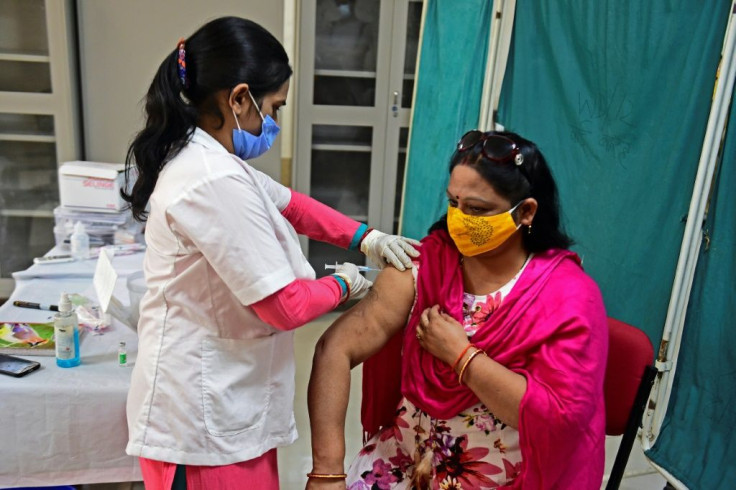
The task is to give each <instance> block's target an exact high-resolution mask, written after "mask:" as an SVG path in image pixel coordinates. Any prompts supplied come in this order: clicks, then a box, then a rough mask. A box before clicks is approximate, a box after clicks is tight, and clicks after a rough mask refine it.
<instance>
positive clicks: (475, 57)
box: [401, 0, 493, 238]
mask: <svg viewBox="0 0 736 490" xmlns="http://www.w3.org/2000/svg"><path fill="white" fill-rule="evenodd" d="M492 7H493V1H492V0H452V1H450V0H427V2H426V3H425V7H424V8H425V9H427V12H426V17H425V21H424V33H423V36H422V45H421V48H420V58H419V71H418V76H417V82H416V83H417V86H416V98H415V101H414V115H413V118H412V128H411V137H410V141H409V155H408V163H407V170H406V184H405V191H404V208H403V212H402V226H401V233H402V234H403V235H406V236H409V237H412V238H422V237H423V236H424V235H425V234H426V233H427V229H428V228H429V227H430V226H431V225H432V223H434V222H435V221H437V219H438V218H439V217H440V216H441V215H443V214H444V213H445V209H446V208H447V198H446V197H445V189H446V188H447V182H448V179H449V173H448V168H449V163H450V157H451V156H452V153H453V151H454V149H455V145H456V144H457V140H458V139H459V138H460V136H462V135H463V133H465V131H467V130H469V129H474V128H475V127H476V126H477V125H478V116H479V113H480V99H481V92H482V89H483V77H484V74H485V60H486V57H487V52H488V33H489V29H490V19H491V10H492Z"/></svg>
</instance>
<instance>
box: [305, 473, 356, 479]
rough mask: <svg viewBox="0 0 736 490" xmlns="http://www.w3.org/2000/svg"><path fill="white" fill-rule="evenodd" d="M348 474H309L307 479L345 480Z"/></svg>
mask: <svg viewBox="0 0 736 490" xmlns="http://www.w3.org/2000/svg"><path fill="white" fill-rule="evenodd" d="M347 477H348V475H347V474H346V473H307V478H330V479H335V480H337V479H340V480H343V479H345V478H347Z"/></svg>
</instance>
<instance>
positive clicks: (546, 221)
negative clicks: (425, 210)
mask: <svg viewBox="0 0 736 490" xmlns="http://www.w3.org/2000/svg"><path fill="white" fill-rule="evenodd" d="M485 134H486V135H488V134H496V135H499V136H505V137H506V138H509V139H511V140H512V141H514V142H515V143H516V145H517V146H518V148H519V149H520V151H521V154H522V155H523V156H524V161H523V163H522V164H521V165H519V166H517V165H515V164H514V161H513V160H511V161H509V162H505V163H499V162H495V161H493V160H489V159H488V158H486V157H485V156H484V155H483V152H482V150H481V149H482V145H481V144H476V145H475V146H474V147H473V148H472V149H468V150H466V151H464V152H460V151H455V153H453V155H452V157H451V158H450V173H452V170H453V169H454V168H455V167H456V166H458V165H468V166H470V167H472V168H474V169H475V170H476V171H477V172H478V173H479V174H480V175H481V177H483V179H484V180H485V181H486V182H488V184H489V185H490V186H491V187H493V190H494V191H496V192H497V193H498V194H499V195H500V196H502V197H503V198H504V199H507V200H508V201H509V202H511V203H512V204H516V203H517V202H519V201H522V200H524V199H527V198H529V197H533V198H534V199H536V200H537V203H538V206H537V212H536V214H535V215H534V223H533V226H532V231H531V233H527V232H526V230H524V232H523V233H522V235H521V236H522V245H523V246H524V248H525V249H526V250H527V251H528V252H542V251H544V250H548V249H551V248H562V249H567V248H569V247H570V246H571V245H572V244H573V241H572V239H571V238H570V237H569V236H568V235H567V234H566V233H565V232H564V231H563V229H562V226H561V223H560V204H559V200H558V197H557V185H556V184H555V180H554V178H553V177H552V172H551V171H550V169H549V166H548V165H547V160H546V159H545V158H544V155H543V154H542V152H541V151H540V150H539V148H537V145H535V144H534V143H532V142H531V141H529V140H527V139H524V138H522V137H521V136H519V135H518V134H516V133H511V132H507V131H489V132H487V133H485ZM516 212H518V210H517V211H516ZM516 212H515V213H516ZM435 230H445V231H447V215H444V216H442V217H441V218H440V219H439V220H438V221H437V222H436V223H434V224H433V225H432V226H431V227H430V228H429V233H431V232H432V231H435Z"/></svg>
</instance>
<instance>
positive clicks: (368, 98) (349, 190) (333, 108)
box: [294, 0, 422, 276]
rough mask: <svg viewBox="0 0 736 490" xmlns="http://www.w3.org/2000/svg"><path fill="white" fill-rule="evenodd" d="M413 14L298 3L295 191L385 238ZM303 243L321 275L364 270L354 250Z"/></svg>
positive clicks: (405, 115) (391, 3)
mask: <svg viewBox="0 0 736 490" xmlns="http://www.w3.org/2000/svg"><path fill="white" fill-rule="evenodd" d="M416 6H418V7H419V8H418V9H417V8H416ZM421 7H422V3H421V1H410V0H305V1H304V3H303V4H302V19H301V22H300V45H299V49H300V61H299V71H300V73H299V75H298V83H299V88H298V93H299V96H298V98H299V101H298V104H299V106H298V113H297V120H298V128H297V131H298V132H297V145H296V150H297V153H296V154H295V172H294V175H295V187H296V189H297V190H299V191H300V192H304V193H307V194H309V195H310V196H312V197H314V198H315V199H317V200H319V201H321V202H323V203H325V204H327V205H329V206H331V207H333V208H335V209H337V210H339V211H341V212H342V213H344V214H347V215H349V216H351V217H352V218H354V219H356V220H358V221H362V222H364V223H367V224H368V225H369V226H371V227H375V228H378V229H380V230H382V231H386V232H391V231H392V230H394V229H395V225H394V222H395V218H396V213H398V209H396V199H395V195H394V194H395V192H396V189H397V188H398V189H400V188H401V186H402V184H401V182H402V179H403V169H402V170H401V171H400V172H399V171H398V169H399V167H400V166H401V164H400V155H401V154H402V152H401V150H400V149H399V148H400V144H399V139H400V136H401V131H402V129H403V131H404V133H403V134H404V140H406V134H408V133H407V128H408V125H409V113H410V106H411V92H412V87H413V76H414V66H415V62H416V44H417V40H418V37H419V21H420V17H421ZM417 14H418V15H417ZM407 59H408V61H407ZM405 72H406V74H405ZM403 146H404V148H405V146H406V145H405V142H404V145H403ZM404 155H405V152H404ZM399 195H400V194H399ZM303 245H304V247H305V249H306V253H307V257H308V258H309V261H310V263H311V264H312V266H313V267H314V269H315V270H316V271H317V274H318V275H320V276H321V275H325V273H326V271H325V269H324V266H325V264H327V263H334V262H336V261H337V262H344V261H348V262H353V263H356V264H363V263H365V257H364V256H363V255H362V254H360V253H358V252H350V251H345V250H342V249H339V248H337V247H333V246H331V245H327V244H324V243H320V242H316V241H305V242H303Z"/></svg>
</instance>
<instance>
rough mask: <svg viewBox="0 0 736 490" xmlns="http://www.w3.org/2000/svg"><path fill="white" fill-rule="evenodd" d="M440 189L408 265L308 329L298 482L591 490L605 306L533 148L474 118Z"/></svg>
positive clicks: (596, 460)
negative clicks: (442, 207)
mask: <svg viewBox="0 0 736 490" xmlns="http://www.w3.org/2000/svg"><path fill="white" fill-rule="evenodd" d="M447 198H448V201H449V206H448V209H447V215H446V216H444V217H442V219H440V221H438V222H437V223H436V224H435V225H434V226H432V228H431V229H430V233H429V235H428V236H427V237H425V238H424V240H423V241H422V255H421V256H420V258H419V260H418V263H417V267H415V268H414V269H412V270H407V271H405V272H399V271H398V270H396V269H393V268H388V269H384V270H383V271H382V272H381V273H380V275H379V276H378V278H377V280H376V282H375V284H374V286H373V289H372V290H371V292H370V293H369V294H368V296H367V297H366V299H364V300H363V301H362V302H360V303H359V304H357V305H356V306H354V307H353V308H352V309H351V310H349V311H348V312H346V313H345V314H344V315H342V316H341V317H340V318H339V319H338V320H337V321H336V322H335V323H334V324H333V325H332V326H331V327H330V328H329V329H328V330H327V331H326V332H325V334H324V335H323V336H322V338H321V339H320V341H319V344H318V346H317V350H316V352H315V356H314V365H313V369H312V377H311V380H310V384H309V414H310V419H311V428H312V454H313V465H314V466H313V469H312V472H311V473H310V474H309V475H308V476H309V481H308V483H307V488H308V489H317V488H346V487H347V488H349V489H399V488H402V489H403V488H417V489H425V488H432V489H461V488H462V489H466V490H467V489H481V488H524V489H571V488H575V489H598V488H600V484H601V480H602V476H603V464H604V439H605V433H604V432H605V427H604V425H605V414H604V405H603V376H604V372H605V367H606V355H607V349H608V329H607V323H606V313H605V310H604V307H603V301H602V299H601V295H600V292H599V290H598V287H597V286H596V284H595V283H594V282H593V280H592V279H591V278H590V277H588V276H587V275H586V274H585V273H584V272H583V269H582V268H581V266H580V259H579V258H578V256H577V255H575V254H574V253H572V252H570V251H568V250H567V248H568V246H569V245H570V243H571V241H570V239H569V238H568V237H567V236H566V235H565V234H564V233H563V232H562V231H561V229H560V223H559V209H558V203H557V190H556V185H555V183H554V180H553V178H552V175H551V173H550V171H549V168H548V167H547V163H546V161H545V159H544V157H543V155H542V154H541V152H540V151H539V149H538V148H537V147H536V146H535V145H534V144H533V143H531V142H530V141H527V140H525V139H524V138H521V137H520V136H518V135H516V134H513V133H500V132H487V133H483V132H480V131H470V132H469V133H467V134H465V135H464V136H463V137H462V139H461V140H460V142H459V143H458V146H457V151H456V152H455V153H454V155H453V156H452V159H451V162H450V182H449V185H448V187H447ZM407 318H408V322H407ZM379 351H380V352H379ZM377 353H378V354H377ZM372 356H373V357H372ZM369 358H370V359H369ZM366 360H368V361H367V362H366V364H365V366H364V371H363V373H364V374H363V382H364V386H363V388H364V398H363V413H362V416H363V425H364V429H365V430H366V432H367V433H368V434H369V435H370V434H371V433H372V434H373V437H371V438H370V440H368V442H367V444H366V445H365V446H364V447H363V449H362V450H361V451H360V453H359V454H358V456H357V457H356V459H355V460H354V461H353V463H352V465H351V466H350V469H349V471H348V472H347V475H345V474H344V473H343V472H344V467H343V461H344V457H345V443H344V423H345V413H346V409H347V403H348V394H349V385H350V374H349V372H350V369H351V368H353V367H355V366H356V365H358V364H360V363H362V362H364V361H366ZM399 388H400V391H398V390H399ZM345 477H347V479H345Z"/></svg>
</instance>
